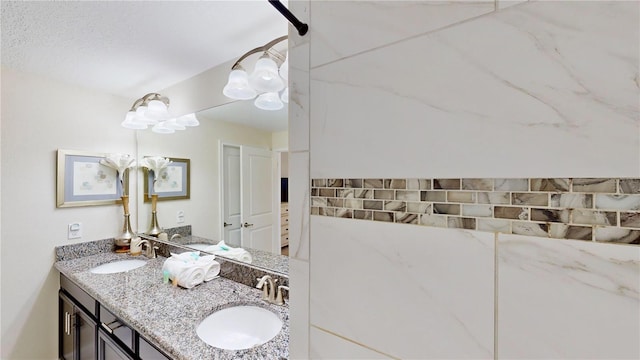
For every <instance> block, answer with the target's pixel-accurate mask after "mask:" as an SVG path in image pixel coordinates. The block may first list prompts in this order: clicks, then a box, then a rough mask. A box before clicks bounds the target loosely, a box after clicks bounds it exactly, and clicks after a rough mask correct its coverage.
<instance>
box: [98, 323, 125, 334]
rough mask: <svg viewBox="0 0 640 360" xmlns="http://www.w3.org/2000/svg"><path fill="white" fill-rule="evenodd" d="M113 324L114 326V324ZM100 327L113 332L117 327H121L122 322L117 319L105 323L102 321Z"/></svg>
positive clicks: (110, 332)
mask: <svg viewBox="0 0 640 360" xmlns="http://www.w3.org/2000/svg"><path fill="white" fill-rule="evenodd" d="M114 325H115V326H114ZM102 327H103V328H104V329H105V330H107V331H108V332H109V334H113V331H114V330H115V329H117V328H119V327H122V324H121V323H120V322H119V321H118V320H113V321H112V322H110V323H108V324H105V323H102Z"/></svg>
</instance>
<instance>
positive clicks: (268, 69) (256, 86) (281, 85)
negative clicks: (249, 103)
mask: <svg viewBox="0 0 640 360" xmlns="http://www.w3.org/2000/svg"><path fill="white" fill-rule="evenodd" d="M287 38H288V37H287V35H285V36H281V37H279V38H276V39H273V40H271V41H269V42H268V43H266V44H264V45H263V46H259V47H257V48H255V49H253V50H249V51H248V52H247V53H245V54H244V55H242V56H241V57H240V58H239V59H238V61H236V62H235V63H234V64H233V66H232V67H231V73H229V80H228V82H227V85H225V87H224V88H223V89H222V93H223V94H224V95H225V96H227V97H229V98H231V99H234V100H252V99H255V101H254V105H255V106H256V107H257V108H259V109H262V110H280V109H282V108H283V107H284V104H283V102H284V103H288V102H289V87H288V86H287V82H288V80H289V53H288V52H287V54H286V56H285V55H283V54H282V53H280V52H279V51H276V50H275V49H274V48H273V47H274V46H275V45H276V44H278V43H280V42H282V41H284V40H287ZM257 53H262V56H260V58H259V59H258V61H257V62H256V65H255V67H254V69H253V72H252V73H251V75H249V74H247V72H246V71H245V70H244V68H243V67H242V65H241V62H242V60H244V59H246V58H247V57H249V56H250V55H253V54H257ZM278 64H280V65H278ZM256 97H257V98H256Z"/></svg>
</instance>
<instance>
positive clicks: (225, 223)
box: [224, 221, 233, 227]
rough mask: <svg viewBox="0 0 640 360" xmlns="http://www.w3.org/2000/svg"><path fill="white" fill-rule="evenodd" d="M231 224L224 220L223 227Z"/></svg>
mask: <svg viewBox="0 0 640 360" xmlns="http://www.w3.org/2000/svg"><path fill="white" fill-rule="evenodd" d="M231 225H233V224H229V223H228V222H226V221H225V222H224V227H227V226H231Z"/></svg>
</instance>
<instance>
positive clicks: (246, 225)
mask: <svg viewBox="0 0 640 360" xmlns="http://www.w3.org/2000/svg"><path fill="white" fill-rule="evenodd" d="M242 226H244V227H246V228H248V227H251V226H253V224H249V223H248V222H246V221H245V222H244V224H242Z"/></svg>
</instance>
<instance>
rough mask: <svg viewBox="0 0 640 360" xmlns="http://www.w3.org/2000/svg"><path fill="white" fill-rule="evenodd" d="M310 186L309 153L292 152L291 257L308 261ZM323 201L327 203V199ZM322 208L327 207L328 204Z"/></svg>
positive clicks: (290, 190) (290, 154)
mask: <svg viewBox="0 0 640 360" xmlns="http://www.w3.org/2000/svg"><path fill="white" fill-rule="evenodd" d="M310 184H311V181H310V180H309V152H306V151H305V152H290V153H289V256H290V257H291V258H295V259H298V260H306V261H308V260H309V211H310V205H309V199H310V196H309V193H310V192H309V187H310ZM314 200H315V199H314ZM323 200H325V202H326V199H323ZM316 201H317V200H316ZM322 206H326V204H324V205H322Z"/></svg>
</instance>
